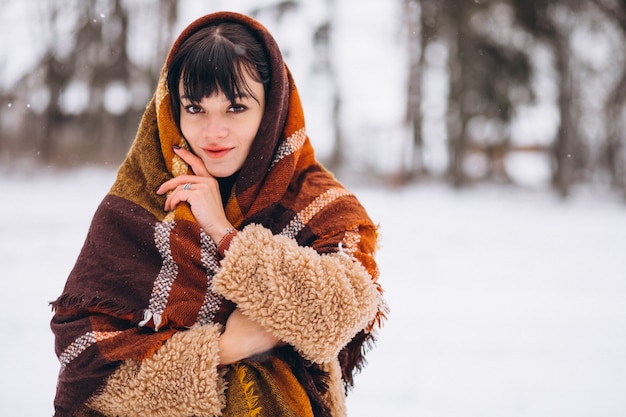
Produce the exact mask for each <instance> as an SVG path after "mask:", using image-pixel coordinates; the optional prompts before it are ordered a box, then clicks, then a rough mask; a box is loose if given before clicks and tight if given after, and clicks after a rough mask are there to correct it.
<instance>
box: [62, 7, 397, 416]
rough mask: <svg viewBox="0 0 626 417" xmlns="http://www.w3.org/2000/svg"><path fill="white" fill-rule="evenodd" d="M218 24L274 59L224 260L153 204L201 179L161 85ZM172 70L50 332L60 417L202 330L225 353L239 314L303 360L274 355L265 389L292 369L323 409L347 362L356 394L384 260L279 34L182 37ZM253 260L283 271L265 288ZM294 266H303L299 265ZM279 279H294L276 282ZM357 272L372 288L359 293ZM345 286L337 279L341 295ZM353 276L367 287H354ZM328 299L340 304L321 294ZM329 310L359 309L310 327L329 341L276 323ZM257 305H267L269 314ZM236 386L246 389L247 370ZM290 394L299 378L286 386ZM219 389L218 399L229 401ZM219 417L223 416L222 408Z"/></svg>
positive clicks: (219, 16)
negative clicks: (321, 147) (333, 378)
mask: <svg viewBox="0 0 626 417" xmlns="http://www.w3.org/2000/svg"><path fill="white" fill-rule="evenodd" d="M220 22H234V23H239V24H242V25H245V26H246V27H248V28H249V29H250V30H251V31H252V32H253V33H254V34H255V36H256V37H258V39H260V40H261V42H262V43H263V45H264V46H265V48H266V49H267V52H268V55H269V57H270V63H271V70H272V78H271V81H270V84H269V88H268V90H267V94H266V109H265V113H264V115H263V119H262V122H261V126H260V128H259V131H258V133H257V135H256V137H255V139H254V142H253V144H252V147H251V149H250V153H249V155H248V157H247V160H246V162H245V164H244V165H243V167H242V168H241V170H240V172H239V173H238V175H237V178H236V181H235V184H234V186H233V188H232V191H231V193H230V196H229V197H228V200H227V202H226V205H225V212H226V215H227V218H228V219H229V221H230V222H231V223H232V224H233V226H234V227H235V228H236V229H237V230H238V231H239V232H238V233H237V235H236V236H235V237H234V238H233V241H232V244H231V247H230V249H229V250H228V251H226V256H225V257H224V259H221V256H220V255H219V254H218V251H217V243H218V242H213V241H212V240H211V239H210V237H208V236H207V235H206V234H205V233H204V232H203V231H202V230H201V229H200V227H199V226H198V224H197V222H196V220H195V218H194V216H193V214H192V212H191V209H190V207H189V206H188V205H187V204H186V203H181V204H179V205H178V206H177V207H176V209H175V210H173V211H171V212H165V211H164V209H163V207H164V204H165V198H166V197H165V196H160V195H157V194H156V193H155V191H154V190H156V189H157V188H158V187H159V186H160V185H161V184H162V183H163V182H165V181H166V180H168V179H170V178H172V177H175V176H179V175H184V174H192V172H191V169H190V167H189V166H188V165H187V164H186V163H185V162H184V161H183V160H182V159H180V158H179V157H178V156H177V155H176V154H175V153H174V152H173V147H174V146H180V147H184V148H187V149H188V145H187V143H186V141H185V139H184V138H183V137H181V134H180V132H179V129H178V126H177V125H176V122H175V121H174V117H173V113H172V107H171V102H170V97H169V92H168V90H167V86H166V81H165V79H166V69H165V68H167V62H169V60H170V59H171V57H172V54H173V53H174V51H176V50H177V49H178V48H179V47H180V46H181V44H182V43H183V42H184V41H185V40H186V39H187V38H189V36H191V34H193V33H194V32H196V31H197V30H198V29H200V28H202V27H205V26H207V25H213V24H217V23H220ZM167 62H166V65H165V67H164V70H163V71H162V74H161V79H160V81H159V84H158V87H157V91H156V93H155V94H154V96H153V98H152V100H151V101H150V103H149V104H148V106H147V108H146V111H145V113H144V115H143V118H142V120H141V122H140V125H139V128H138V132H137V135H136V138H135V140H134V142H133V145H132V146H131V149H130V150H129V153H128V155H127V157H126V159H125V160H124V162H123V163H122V165H121V166H120V168H119V170H118V174H117V178H116V180H115V182H114V184H113V186H112V187H111V189H110V191H109V192H108V194H107V195H106V196H105V197H104V199H103V201H102V202H101V204H100V205H99V207H98V209H97V211H96V213H95V214H94V217H93V220H92V223H91V225H90V228H89V231H88V234H87V238H86V241H85V243H84V245H83V248H82V250H81V252H80V254H79V256H78V259H77V261H76V264H75V266H74V268H73V270H72V271H71V273H70V275H69V277H68V279H67V283H66V286H65V288H64V290H63V292H62V294H61V295H60V297H59V298H58V299H57V300H56V301H54V302H53V303H51V304H52V307H53V309H54V317H53V319H52V322H51V327H52V330H53V332H54V335H55V350H56V353H57V356H58V357H59V360H60V363H61V372H60V374H59V378H58V386H57V394H56V398H55V416H56V417H68V416H72V415H76V413H78V412H79V411H78V410H80V409H81V407H83V406H84V404H86V403H87V402H88V401H89V399H90V398H93V397H94V396H97V395H98V394H99V393H101V392H106V391H107V389H108V387H109V386H110V387H114V386H115V383H116V382H115V381H116V377H115V375H121V373H123V372H128V375H131V376H133V377H138V376H140V375H141V372H144V373H146V372H147V371H146V370H145V369H148V366H149V364H150V363H151V362H150V361H153V360H156V359H155V358H158V357H159V355H161V356H165V355H167V350H166V349H165V347H167V346H168V345H171V348H170V349H174V348H175V346H177V343H179V342H177V340H183V339H182V338H181V336H185V335H187V334H188V335H189V338H191V337H192V336H193V335H194V334H195V333H194V332H197V331H198V330H197V329H199V328H200V329H214V330H211V332H214V333H215V334H214V335H213V333H211V334H212V335H211V336H210V337H212V338H213V339H215V338H216V337H218V336H219V332H220V329H222V326H223V325H224V324H225V322H226V320H227V318H228V316H229V314H230V313H231V312H232V311H233V310H234V308H235V306H239V307H240V308H241V309H242V310H243V311H244V313H246V314H247V315H249V316H250V317H253V318H254V319H255V320H259V322H262V324H263V325H267V326H268V328H270V329H271V330H272V331H273V332H274V333H275V334H277V335H278V336H280V337H281V339H282V340H284V341H286V342H287V343H289V344H290V345H292V346H293V349H292V350H291V353H289V354H287V355H283V357H282V359H277V358H280V355H275V357H274V358H273V359H271V361H270V362H268V364H269V365H268V366H269V369H270V371H268V370H267V367H257V366H256V365H252V366H251V365H249V364H248V365H246V366H251V368H250V369H249V372H250V373H251V374H253V373H256V374H258V375H259V376H258V379H259V380H262V379H263V378H266V376H267V372H270V373H271V372H272V370H273V371H274V372H277V373H278V374H281V372H282V374H283V375H286V374H285V372H283V371H284V367H285V366H287V369H290V372H291V373H292V374H293V375H294V376H295V377H294V378H296V379H297V380H298V382H299V384H298V385H299V386H301V387H302V389H303V390H304V391H305V392H306V394H307V395H308V396H309V397H310V398H314V397H316V396H318V397H319V396H323V394H324V392H323V391H324V388H323V385H324V384H320V381H322V380H323V379H324V378H325V376H324V375H327V372H325V371H323V370H322V369H323V368H324V367H325V366H327V365H325V364H330V363H331V362H332V361H333V360H338V361H339V363H340V365H341V371H340V374H341V376H342V378H343V380H344V383H345V384H346V386H347V385H350V384H351V382H352V375H353V372H354V371H355V370H356V369H358V368H359V367H360V366H361V365H362V363H363V350H364V347H365V345H366V344H367V343H368V341H370V340H372V338H373V336H372V332H371V330H372V329H373V328H374V327H376V325H377V324H379V323H380V320H381V319H382V318H383V317H384V315H385V308H384V306H383V304H382V301H381V300H382V298H381V297H380V294H381V293H382V290H381V289H380V286H379V285H378V283H377V278H378V269H377V266H376V262H375V260H374V253H375V250H376V246H377V227H376V225H375V224H374V223H373V222H372V221H371V220H370V218H369V217H368V215H367V213H366V211H365V210H364V208H363V207H362V205H361V204H360V203H359V201H358V200H357V198H356V197H355V196H354V195H353V194H352V193H351V192H349V191H348V190H347V189H346V188H344V187H343V186H342V185H341V184H340V183H339V182H338V181H337V180H336V179H335V178H334V176H333V175H332V174H331V173H330V172H328V171H327V170H326V169H325V168H324V167H323V166H322V165H321V164H320V163H319V162H318V161H317V160H316V159H315V155H314V151H313V148H312V146H311V143H310V141H309V138H308V136H307V133H306V130H305V124H304V116H303V110H302V107H301V104H300V99H299V96H298V92H297V89H296V87H295V84H294V82H293V79H292V77H291V74H290V72H289V70H288V69H287V67H286V65H285V63H284V61H283V58H282V56H281V53H280V50H279V47H278V46H277V44H276V42H275V41H274V39H273V38H272V36H271V35H270V34H269V32H268V31H267V30H266V29H265V28H264V27H263V26H262V25H261V24H260V23H259V22H257V21H255V20H253V19H251V18H249V17H247V16H243V15H240V14H236V13H229V12H220V13H214V14H211V15H207V16H205V17H203V18H200V19H198V20H196V21H195V22H193V23H192V24H191V25H189V26H188V27H187V28H186V29H185V30H184V31H183V32H182V33H181V35H180V36H179V38H178V39H177V40H176V42H175V43H174V45H173V46H172V49H171V51H170V54H169V55H168V61H167ZM257 242H265V243H263V246H261V245H260V244H258V243H257ZM250 245H251V246H250ZM255 245H256V246H255ZM285 248H288V249H285ZM231 249H232V251H231ZM250 251H256V252H254V253H258V254H263V256H266V257H267V259H274V258H276V257H281V256H282V258H281V259H278V258H276V260H274V261H271V262H270V263H267V262H265V263H264V264H263V265H265V267H266V269H265V270H266V273H265V275H264V276H263V277H259V276H258V275H259V271H262V270H263V269H262V268H261V267H260V266H258V265H257V264H255V266H254V268H252V269H251V268H250V267H249V262H253V260H249V259H247V258H246V256H248V255H247V254H249V253H250ZM272 251H274V252H272ZM231 252H232V253H231ZM290 253H294V254H295V255H293V256H292V257H291V258H290V256H291V255H289V254H290ZM287 259H293V265H295V266H293V265H292V266H289V267H287V266H285V265H284V263H285V262H287V261H286V260H287ZM303 260H304V261H303ZM246 262H248V263H246ZM272 262H276V264H272ZM298 262H301V263H302V264H301V265H299V264H298ZM289 268H291V269H289ZM342 268H343V269H342ZM344 269H345V271H352V272H349V273H346V272H344ZM276 270H287V271H295V272H293V273H290V274H291V275H290V274H276V276H274V275H273V274H274V272H273V271H276ZM300 270H308V271H309V272H310V273H309V275H310V276H312V277H314V278H311V279H308V278H306V277H308V276H309V275H306V274H304V275H306V277H305V278H302V281H299V280H300V279H301V278H300V277H299V276H298V275H299V273H298V272H297V271H300ZM361 270H362V271H363V274H365V275H364V276H366V277H367V280H368V282H364V281H363V280H361V278H360V277H361V276H362V275H361V272H360V271H361ZM246 271H248V272H246ZM250 271H252V272H250ZM288 275H289V276H288ZM304 275H303V276H304ZM335 276H338V277H340V279H339V281H338V282H340V283H339V284H337V285H335V284H334V282H335V281H334V277H335ZM344 276H349V277H350V278H349V279H352V281H350V282H356V283H357V284H354V285H353V284H350V285H348V284H346V283H345V282H344V281H342V280H343V279H344V278H343V277H344ZM331 277H332V279H331ZM236 280H238V281H237V282H235V281H236ZM263 280H265V281H263ZM268 280H272V281H271V283H268V282H269V281H268ZM301 282H304V283H303V284H301ZM346 282H347V281H346ZM294 283H295V284H294ZM296 284H297V285H296ZM294 285H295V287H297V288H295V287H294ZM327 285H329V286H330V288H332V289H333V291H335V292H332V291H326V292H324V291H325V287H326V286H327ZM301 286H306V288H307V291H308V293H307V296H306V298H305V299H304V300H302V299H299V298H298V297H299V294H301V293H302V288H301ZM355 288H356V289H355ZM278 290H280V291H281V292H280V293H276V291H278ZM318 290H319V291H318ZM344 292H345V293H346V294H353V295H355V296H354V297H353V298H354V299H355V300H356V301H354V302H352V303H346V302H345V300H344V299H342V298H341V297H347V295H346V294H344ZM360 294H363V295H362V296H361V295H360ZM255 297H256V298H255ZM316 297H317V298H316ZM324 297H329V299H328V300H327V302H328V303H329V304H330V305H333V302H332V300H333V299H337V300H338V301H337V308H340V306H339V304H349V305H350V307H349V309H348V308H346V311H347V313H346V314H345V315H344V316H342V320H345V324H342V325H341V326H343V327H341V328H340V329H339V330H338V328H336V327H333V325H334V322H332V320H331V319H330V318H329V319H324V320H318V319H317V318H316V317H315V318H314V320H313V319H312V320H313V321H312V323H313V324H312V326H313V327H316V326H318V327H316V328H317V329H319V330H318V332H319V333H323V337H322V336H316V337H318V338H317V339H316V338H315V337H312V336H311V335H308V334H306V333H308V332H307V331H305V330H304V329H301V328H299V327H298V325H299V324H298V322H297V320H296V321H295V322H294V323H291V324H292V327H290V328H289V329H287V328H286V327H285V326H286V325H284V324H282V323H281V322H279V321H278V320H275V317H277V316H279V315H280V314H281V310H280V306H279V305H281V304H283V305H290V306H292V307H293V309H294V310H295V311H296V312H295V313H293V314H291V315H290V313H289V312H287V314H286V316H285V317H286V319H285V320H286V321H289V320H290V318H289V317H295V318H297V319H298V320H303V319H305V318H306V317H308V316H309V315H310V314H312V315H313V316H315V315H316V314H317V313H316V311H321V307H320V308H318V309H317V310H315V309H310V311H309V310H306V315H305V313H298V310H299V307H298V306H300V305H303V303H305V304H306V302H307V301H306V300H307V299H310V300H315V299H319V300H324ZM285 300H287V301H285ZM290 300H291V301H290ZM255 303H261V304H263V303H265V304H264V305H263V306H262V307H263V308H260V306H258V304H255ZM316 308H317V307H316ZM341 308H343V307H341ZM298 314H300V315H298ZM319 314H321V315H323V313H319ZM334 314H335V312H334V311H333V312H331V314H329V316H333V315H334ZM324 317H325V316H324ZM307 320H308V319H307ZM329 323H331V324H333V325H331V324H329ZM312 333H314V332H313V331H312ZM335 333H336V335H335ZM178 335H179V336H178ZM213 339H211V340H213ZM190 340H191V339H190ZM326 340H331V341H334V343H327V342H326ZM320 342H323V343H324V344H325V345H326V346H330V347H328V349H327V351H323V352H321V351H319V346H318V345H319V344H320ZM186 343H198V344H201V343H204V342H201V341H198V342H193V341H190V342H186ZM207 343H208V342H207ZM207 349H208V348H207ZM198 355H212V357H215V355H216V354H215V353H212V352H208V353H207V352H201V353H198ZM174 356H175V357H178V356H176V355H174ZM294 358H296V359H294ZM316 363H317V364H320V366H317V365H315V364H316ZM143 365H145V367H144V368H145V369H144V370H143V371H140V368H141V367H142V366H143ZM243 365H245V363H244V364H243ZM243 365H242V366H243ZM155 369H156V368H155ZM240 369H243V368H240ZM203 372H206V373H208V374H210V375H209V377H210V378H213V379H216V380H222V381H223V378H224V375H220V374H219V373H218V371H217V370H216V369H214V370H206V371H203ZM242 372H243V371H242ZM116 373H117V374H116ZM222 373H223V372H222ZM227 373H230V374H231V375H237V368H236V367H232V368H229V369H228V371H227ZM287 374H288V373H287ZM120 381H122V383H123V381H124V379H123V378H121V379H120ZM280 381H283V382H280ZM284 381H289V377H288V376H287V377H285V378H283V379H280V380H279V382H277V384H278V385H277V386H278V387H281V385H280V384H281V383H282V384H284V383H285V382H284ZM307 381H308V382H307ZM311 381H312V382H311ZM220 384H222V383H220V382H218V383H217V385H216V386H218V387H221V388H220V389H226V388H225V387H224V386H222V385H220ZM223 385H224V384H223ZM292 385H293V384H292ZM293 386H294V387H295V389H296V391H297V389H298V387H296V385H293ZM282 388H283V391H285V389H284V388H285V387H284V386H282ZM316 390H317V391H318V392H315V391H316ZM218 394H219V393H218ZM96 402H97V401H96ZM287 402H288V403H289V401H287ZM218 403H219V401H218V402H217V403H216V404H217V405H216V406H217V407H218V409H219V408H220V407H223V404H218ZM292 403H293V404H295V403H297V401H296V402H294V401H292ZM296 408H297V407H296ZM225 410H228V406H226V408H225ZM313 412H314V413H316V415H322V414H323V412H322V411H319V410H318V411H316V408H315V401H313ZM129 415H130V414H129ZM144 415H149V414H148V413H146V414H144ZM155 415H156V414H155ZM164 415H168V414H167V413H166V414H164ZM169 415H175V414H174V413H172V414H169ZM183 415H184V413H183ZM189 415H192V414H189ZM216 415H219V413H218V414H216ZM261 415H263V414H261Z"/></svg>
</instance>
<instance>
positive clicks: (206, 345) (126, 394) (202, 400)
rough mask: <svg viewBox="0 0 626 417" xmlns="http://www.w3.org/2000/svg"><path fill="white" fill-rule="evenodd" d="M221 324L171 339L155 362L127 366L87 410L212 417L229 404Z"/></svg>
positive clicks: (122, 416)
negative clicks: (221, 369)
mask: <svg viewBox="0 0 626 417" xmlns="http://www.w3.org/2000/svg"><path fill="white" fill-rule="evenodd" d="M219 335H220V326H219V325H217V324H211V325H206V326H202V327H195V328H193V329H190V330H187V331H184V332H178V333H176V334H174V336H172V338H171V339H170V340H168V341H167V342H166V343H165V344H164V345H163V346H162V347H161V349H159V350H158V351H157V352H156V353H155V354H154V355H153V356H152V357H151V358H149V359H146V360H144V361H143V362H141V363H139V362H137V361H134V360H129V361H126V362H124V363H123V364H122V366H121V367H120V368H119V369H118V370H117V371H116V372H115V373H114V374H113V375H112V376H111V377H110V378H109V379H108V380H107V382H106V385H105V387H104V389H103V391H102V392H101V393H100V394H98V395H96V396H94V397H92V398H91V399H90V400H89V402H88V403H87V405H88V406H89V407H90V408H93V409H94V410H96V411H99V412H100V413H102V414H104V415H106V416H118V417H139V416H142V417H189V416H197V417H212V416H219V415H220V414H221V410H222V408H223V407H224V405H225V396H224V391H225V388H226V387H225V386H224V382H223V380H222V378H221V377H220V376H219V375H218V372H217V365H218V363H219V356H218V345H217V341H218V338H219Z"/></svg>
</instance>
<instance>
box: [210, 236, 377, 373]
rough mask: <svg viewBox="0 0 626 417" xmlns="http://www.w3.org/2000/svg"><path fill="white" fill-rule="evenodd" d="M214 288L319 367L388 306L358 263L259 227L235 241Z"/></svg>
mask: <svg viewBox="0 0 626 417" xmlns="http://www.w3.org/2000/svg"><path fill="white" fill-rule="evenodd" d="M213 290H214V291H215V292H217V293H220V294H222V295H223V296H224V297H226V298H227V299H230V300H232V301H233V302H235V303H237V305H238V307H239V308H240V309H241V310H242V312H243V313H244V314H246V315H247V316H248V317H250V318H251V319H252V320H254V321H256V322H257V323H259V324H261V325H262V326H264V327H266V328H267V329H268V330H270V331H271V332H272V333H273V334H274V335H275V336H277V337H279V338H280V339H281V340H283V341H284V342H287V343H288V344H290V345H292V346H294V347H295V348H296V350H298V352H300V354H301V355H302V356H303V357H304V358H306V359H308V360H311V361H314V362H317V363H326V362H329V361H331V360H333V359H335V358H336V357H337V355H338V353H339V351H340V350H341V349H342V348H343V347H344V346H345V345H346V344H348V342H349V341H350V340H351V339H352V338H353V337H354V335H355V334H356V333H358V332H359V331H360V330H362V329H364V328H365V327H366V326H367V325H368V323H369V322H370V321H371V320H372V319H373V318H374V316H375V315H376V312H377V310H378V306H379V304H380V303H381V301H382V299H381V296H380V293H379V292H378V290H377V289H376V286H375V284H374V283H373V282H372V277H371V276H370V275H369V274H368V272H367V270H366V269H365V268H364V267H363V266H362V265H361V264H360V263H359V262H357V261H355V260H354V259H353V258H350V257H348V256H346V255H343V254H339V253H338V254H331V255H320V254H318V253H317V252H316V251H315V250H313V249H311V248H308V247H301V246H298V244H297V243H296V242H295V241H294V240H292V239H289V238H288V237H285V236H280V235H276V236H275V235H273V234H272V232H271V231H270V230H268V229H266V228H264V227H262V226H259V225H249V226H247V227H246V228H245V229H244V230H243V231H241V232H239V233H238V234H237V236H236V237H235V238H234V239H233V241H232V243H231V245H230V247H229V249H228V251H227V252H226V256H225V258H224V259H223V260H222V269H221V270H220V271H219V272H218V274H217V275H216V276H215V277H214V279H213Z"/></svg>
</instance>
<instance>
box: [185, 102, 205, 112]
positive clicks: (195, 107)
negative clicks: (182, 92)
mask: <svg viewBox="0 0 626 417" xmlns="http://www.w3.org/2000/svg"><path fill="white" fill-rule="evenodd" d="M185 110H186V111H187V113H189V114H197V113H200V112H201V111H202V109H201V108H200V106H198V105H196V104H190V105H188V106H185Z"/></svg>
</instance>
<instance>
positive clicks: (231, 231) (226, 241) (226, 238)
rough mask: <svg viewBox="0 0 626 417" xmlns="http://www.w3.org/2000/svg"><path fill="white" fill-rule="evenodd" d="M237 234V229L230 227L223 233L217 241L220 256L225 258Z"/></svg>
mask: <svg viewBox="0 0 626 417" xmlns="http://www.w3.org/2000/svg"><path fill="white" fill-rule="evenodd" d="M236 235H237V229H235V228H233V227H228V228H226V230H225V231H224V233H223V234H222V237H221V238H220V240H219V241H218V243H217V254H218V255H219V257H220V258H224V256H225V254H226V251H227V250H228V248H229V247H230V242H231V241H232V240H233V238H234V237H235V236H236Z"/></svg>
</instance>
